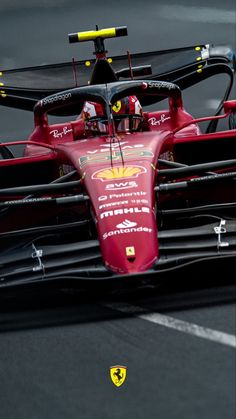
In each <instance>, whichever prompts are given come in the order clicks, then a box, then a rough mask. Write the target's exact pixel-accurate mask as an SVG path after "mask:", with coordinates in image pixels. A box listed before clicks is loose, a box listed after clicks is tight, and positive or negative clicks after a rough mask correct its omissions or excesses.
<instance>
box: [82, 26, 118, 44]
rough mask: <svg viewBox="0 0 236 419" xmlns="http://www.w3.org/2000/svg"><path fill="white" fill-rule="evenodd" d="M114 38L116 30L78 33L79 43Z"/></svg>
mask: <svg viewBox="0 0 236 419" xmlns="http://www.w3.org/2000/svg"><path fill="white" fill-rule="evenodd" d="M115 36H116V28H108V29H101V30H100V31H85V32H78V40H79V42H83V41H92V40H93V39H96V38H113V37H115Z"/></svg>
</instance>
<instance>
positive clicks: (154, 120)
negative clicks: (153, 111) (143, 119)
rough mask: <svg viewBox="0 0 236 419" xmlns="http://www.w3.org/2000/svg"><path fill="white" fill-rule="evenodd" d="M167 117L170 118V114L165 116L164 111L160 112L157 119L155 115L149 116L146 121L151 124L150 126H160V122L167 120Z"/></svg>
mask: <svg viewBox="0 0 236 419" xmlns="http://www.w3.org/2000/svg"><path fill="white" fill-rule="evenodd" d="M168 119H170V116H166V115H165V114H164V113H163V114H161V116H160V118H159V119H157V118H156V117H155V116H153V117H151V118H149V119H148V122H149V123H150V124H151V125H152V126H156V125H158V126H160V125H161V124H163V122H165V121H167V120H168Z"/></svg>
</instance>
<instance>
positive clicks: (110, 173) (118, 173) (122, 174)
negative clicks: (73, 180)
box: [92, 166, 147, 182]
mask: <svg viewBox="0 0 236 419" xmlns="http://www.w3.org/2000/svg"><path fill="white" fill-rule="evenodd" d="M146 172H147V170H146V169H145V167H142V166H126V167H125V166H119V167H112V168H109V169H102V170H98V171H97V172H95V173H93V175H92V179H100V180H101V181H102V182H106V181H108V180H110V179H122V178H124V179H126V178H136V177H138V176H139V175H140V174H142V173H146Z"/></svg>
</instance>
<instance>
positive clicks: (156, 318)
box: [103, 303, 236, 348]
mask: <svg viewBox="0 0 236 419" xmlns="http://www.w3.org/2000/svg"><path fill="white" fill-rule="evenodd" d="M103 306H105V307H107V308H111V309H112V310H116V311H120V312H122V313H126V314H134V315H135V316H136V317H138V318H139V319H143V320H147V321H149V322H151V323H155V324H159V325H160V326H164V327H169V328H170V329H175V330H178V331H179V332H183V333H188V334H190V335H193V336H197V337H199V338H203V339H207V340H211V341H214V342H217V343H220V344H222V345H226V346H231V347H232V348H236V336H234V335H230V334H228V333H224V332H219V331H217V330H213V329H209V328H207V327H202V326H198V325H197V324H194V323H188V322H185V321H183V320H178V319H176V318H174V317H170V316H166V315H163V314H160V313H146V310H144V309H143V308H141V307H135V306H130V305H128V304H122V303H113V304H103Z"/></svg>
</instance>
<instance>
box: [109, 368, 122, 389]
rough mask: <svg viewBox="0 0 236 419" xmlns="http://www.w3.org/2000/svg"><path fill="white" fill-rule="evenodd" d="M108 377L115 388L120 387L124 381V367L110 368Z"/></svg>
mask: <svg viewBox="0 0 236 419" xmlns="http://www.w3.org/2000/svg"><path fill="white" fill-rule="evenodd" d="M110 377H111V381H112V382H113V384H115V386H116V387H120V386H122V384H123V383H124V382H125V379H126V367H124V366H123V365H114V366H113V367H110Z"/></svg>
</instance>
